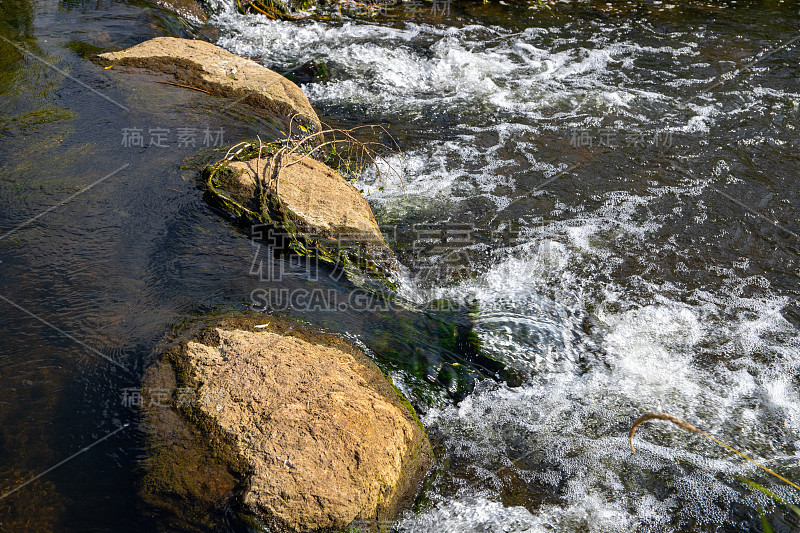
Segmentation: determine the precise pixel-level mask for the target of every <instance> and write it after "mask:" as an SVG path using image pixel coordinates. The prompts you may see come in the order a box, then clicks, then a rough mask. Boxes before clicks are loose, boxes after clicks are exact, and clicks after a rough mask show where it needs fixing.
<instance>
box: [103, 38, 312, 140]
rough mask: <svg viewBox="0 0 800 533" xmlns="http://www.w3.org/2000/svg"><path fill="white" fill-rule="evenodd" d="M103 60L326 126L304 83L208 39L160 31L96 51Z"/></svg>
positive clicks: (280, 115)
mask: <svg viewBox="0 0 800 533" xmlns="http://www.w3.org/2000/svg"><path fill="white" fill-rule="evenodd" d="M98 57H99V58H100V60H101V61H103V62H104V63H109V64H112V65H122V66H130V67H139V68H146V69H150V70H156V71H161V72H167V73H169V74H172V75H173V76H174V77H175V78H176V79H177V80H178V81H179V82H181V83H182V84H185V85H189V86H191V87H195V88H198V89H202V90H204V91H207V92H209V93H211V94H215V95H218V96H224V97H228V98H241V100H242V102H244V103H247V104H249V105H251V106H253V107H257V108H262V109H265V110H268V111H270V112H271V113H272V114H273V115H274V116H275V117H276V118H278V119H279V120H280V121H281V122H282V123H283V125H284V127H288V125H289V122H290V119H291V117H295V119H294V124H297V123H298V122H299V123H300V124H303V125H304V126H306V127H308V128H310V129H311V130H314V131H321V130H322V126H321V124H320V121H319V117H317V114H316V112H314V109H313V108H312V107H311V104H310V103H309V101H308V98H307V97H306V95H305V94H303V91H301V90H300V88H299V87H298V86H297V85H295V84H294V83H292V82H291V81H289V80H287V79H286V78H284V77H283V76H281V75H280V74H278V73H277V72H273V71H272V70H270V69H268V68H266V67H264V66H262V65H259V64H258V63H256V62H255V61H252V60H250V59H245V58H243V57H240V56H237V55H236V54H232V53H230V52H228V51H227V50H223V49H222V48H220V47H218V46H215V45H213V44H211V43H207V42H205V41H195V40H191V39H178V38H175V37H156V38H155V39H150V40H149V41H145V42H143V43H141V44H137V45H136V46H133V47H131V48H128V49H125V50H120V51H119V52H108V53H105V54H100V55H99V56H98Z"/></svg>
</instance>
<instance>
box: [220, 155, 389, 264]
mask: <svg viewBox="0 0 800 533" xmlns="http://www.w3.org/2000/svg"><path fill="white" fill-rule="evenodd" d="M272 158H273V156H270V155H265V157H263V158H261V159H252V160H249V161H236V162H230V163H228V162H226V163H224V164H223V165H222V166H219V165H217V166H213V165H212V166H210V167H208V168H207V169H206V186H207V187H208V189H209V191H210V193H211V194H212V196H213V197H214V199H215V200H217V201H218V202H220V201H221V202H222V203H225V204H227V205H226V207H228V208H230V209H231V210H233V211H236V212H237V214H239V215H242V216H244V218H246V219H251V220H252V219H255V220H261V221H269V220H275V221H277V222H279V223H280V224H281V225H282V226H283V228H284V229H285V230H286V232H287V233H289V234H291V235H292V237H293V238H298V239H300V238H302V239H304V240H305V241H306V242H307V243H310V246H309V247H310V248H313V250H316V251H317V252H321V254H324V257H323V258H324V259H330V260H331V261H333V262H336V261H340V260H342V259H343V258H344V257H347V258H348V259H347V260H349V261H350V262H351V263H353V264H356V265H358V266H359V267H360V268H362V269H368V270H371V269H372V268H373V267H374V268H375V269H377V271H379V272H381V273H386V272H389V271H391V270H393V269H394V268H395V266H396V265H395V261H396V260H395V257H394V254H393V253H392V251H391V250H390V249H389V247H388V246H387V244H386V241H385V240H384V238H383V235H382V233H381V230H380V227H379V226H378V222H377V221H376V220H375V216H374V215H373V213H372V209H371V208H370V206H369V202H367V200H366V198H364V197H363V196H362V195H361V193H360V192H359V191H358V189H356V188H355V187H354V186H353V184H351V183H350V182H349V181H347V180H346V179H345V178H344V177H343V176H342V175H341V174H340V173H339V172H337V171H336V170H334V169H332V168H330V167H329V166H327V165H325V164H324V163H321V162H319V161H316V160H315V159H312V158H311V157H308V156H299V155H291V156H286V157H284V158H283V159H282V160H281V163H280V164H279V165H278V166H279V167H280V169H276V168H275V167H274V166H273V163H274V162H273V159H272ZM259 182H260V183H259ZM264 195H266V196H268V197H269V201H267V200H266V199H264V198H261V197H262V196H264ZM231 201H232V202H231Z"/></svg>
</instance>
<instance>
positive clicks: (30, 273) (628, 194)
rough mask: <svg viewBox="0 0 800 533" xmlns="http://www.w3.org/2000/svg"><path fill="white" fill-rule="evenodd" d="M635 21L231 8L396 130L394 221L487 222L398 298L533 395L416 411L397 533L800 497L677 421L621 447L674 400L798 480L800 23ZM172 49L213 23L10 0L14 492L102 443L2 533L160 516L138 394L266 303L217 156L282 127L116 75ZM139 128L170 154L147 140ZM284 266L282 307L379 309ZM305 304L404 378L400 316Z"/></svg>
mask: <svg viewBox="0 0 800 533" xmlns="http://www.w3.org/2000/svg"><path fill="white" fill-rule="evenodd" d="M612 4H613V5H608V4H606V3H594V2H573V3H557V4H553V9H552V10H547V9H543V8H539V7H536V6H528V5H504V4H498V3H496V2H492V3H489V4H483V3H481V2H464V3H459V4H458V5H456V4H453V5H449V6H448V11H447V12H445V13H441V12H436V13H431V6H430V5H429V4H422V5H416V4H414V5H407V6H405V7H403V8H396V9H391V10H389V11H387V12H385V13H382V14H380V16H379V17H378V18H377V19H376V20H374V21H366V20H364V19H353V20H349V21H348V20H346V21H333V22H313V21H304V22H277V21H268V20H266V19H264V18H262V17H243V16H241V15H238V14H236V13H234V12H233V11H232V10H231V9H230V6H227V5H225V4H221V5H220V6H218V8H219V13H218V14H217V15H216V16H215V17H214V18H213V19H212V23H211V27H213V28H215V29H216V30H218V32H219V36H220V41H219V43H220V44H221V45H222V46H224V47H226V48H228V49H231V50H233V51H235V52H238V53H241V54H243V55H248V56H251V57H254V58H255V59H258V60H261V61H263V62H264V63H265V64H266V65H267V66H270V67H272V68H275V69H276V70H279V71H281V72H286V73H290V72H291V73H292V74H291V75H293V76H294V78H295V79H296V80H297V81H298V82H300V83H303V84H304V85H303V88H304V90H305V91H306V92H307V94H309V96H310V98H311V101H312V103H313V104H314V106H315V107H316V108H317V109H318V110H319V111H320V114H321V116H322V117H323V118H324V119H326V120H329V121H331V122H333V123H336V124H340V125H357V124H364V123H377V122H385V123H388V124H390V129H391V131H392V132H393V133H394V135H395V136H396V138H397V139H398V141H399V142H400V144H401V147H402V148H403V150H404V158H403V159H402V160H401V159H397V160H395V161H393V163H394V165H395V166H396V168H399V169H401V170H402V172H403V180H402V183H400V182H399V181H390V182H387V183H383V182H380V180H379V179H378V178H377V177H376V176H366V177H365V178H364V180H363V181H362V183H361V186H362V187H364V188H365V190H366V191H367V193H369V194H370V196H369V198H370V200H371V202H372V204H373V207H374V209H375V211H376V215H377V216H378V218H379V219H380V221H381V222H382V223H383V224H385V225H387V226H391V225H397V226H398V227H399V228H400V229H399V230H398V231H400V233H403V232H406V233H412V234H416V235H417V236H418V237H419V235H421V234H422V233H420V232H424V231H425V230H430V229H431V228H433V229H438V230H443V228H444V231H451V232H452V231H453V229H454V228H455V229H458V230H460V231H461V233H457V232H456V233H451V237H452V238H451V239H450V240H449V241H448V242H449V245H448V246H447V247H446V249H445V250H444V251H442V249H441V247H439V248H435V247H431V246H422V247H414V246H413V245H410V244H408V242H406V243H405V244H402V245H398V250H400V252H401V256H402V257H403V258H404V259H406V260H407V261H408V262H409V264H410V265H411V268H410V271H409V273H408V276H407V279H405V280H404V281H403V283H402V284H401V293H402V294H403V296H404V297H406V298H408V299H409V300H418V301H419V302H424V301H427V300H430V299H433V298H438V297H448V298H453V299H457V300H459V301H470V302H474V305H476V306H477V307H476V309H475V312H474V320H475V323H476V326H477V331H478V334H479V336H480V338H481V340H482V342H483V344H484V346H485V348H486V350H487V351H488V353H489V354H490V355H492V356H493V357H495V358H496V359H498V360H500V361H503V362H504V363H506V364H507V365H509V367H511V368H513V369H514V371H515V372H516V373H517V375H519V376H522V377H523V383H522V385H520V386H515V387H507V386H505V385H498V384H494V383H493V382H491V381H487V382H485V383H483V384H481V385H479V386H478V387H477V388H476V390H475V391H474V392H472V393H470V394H469V395H467V397H466V398H463V399H462V400H461V401H460V402H459V403H455V402H454V401H453V398H452V397H448V396H447V395H445V394H440V391H439V390H438V389H436V390H434V391H433V392H432V393H431V394H432V397H428V398H427V400H425V401H419V402H418V405H419V407H420V408H421V410H422V411H424V412H425V417H424V421H425V423H426V425H427V427H428V428H429V430H430V433H431V434H432V435H433V436H434V437H435V438H436V441H437V442H438V443H439V448H440V452H441V457H442V459H441V462H440V464H439V467H438V469H437V471H436V472H435V474H434V475H433V476H432V477H431V480H430V483H429V485H428V487H427V488H426V490H425V493H424V497H423V498H422V499H421V501H420V502H419V504H418V506H417V508H416V509H415V510H414V512H412V513H410V514H409V515H408V516H407V517H406V518H405V519H404V520H403V521H401V522H400V523H398V524H397V528H398V529H400V530H403V531H454V532H455V531H598V532H606V531H760V530H761V526H760V522H759V519H758V515H757V513H756V511H755V508H756V505H757V504H756V502H757V496H755V495H754V494H753V493H752V491H750V490H749V489H748V488H747V487H746V486H745V485H744V484H742V483H741V482H740V481H738V480H737V479H736V478H735V475H736V474H741V475H745V476H746V477H748V478H750V479H755V480H757V481H759V482H760V483H764V484H767V485H769V486H771V487H773V489H774V490H776V491H778V492H780V494H782V495H783V496H784V497H786V498H789V499H791V500H793V501H795V502H797V501H798V500H800V498H798V495H797V494H793V493H792V492H790V491H789V490H787V489H784V488H782V487H780V486H778V485H775V484H774V483H773V481H772V480H769V479H768V478H766V477H765V476H764V475H762V474H761V473H759V472H757V471H756V469H755V468H752V467H748V466H745V465H743V464H742V462H741V461H740V460H738V459H735V458H732V457H731V456H730V455H729V454H727V453H726V452H724V451H723V450H720V449H717V448H714V447H713V446H712V445H710V444H708V443H706V442H703V441H700V440H699V439H698V438H696V437H693V436H690V435H686V434H683V433H680V432H679V430H677V429H674V428H671V427H666V426H662V425H659V424H657V423H651V424H653V425H652V426H647V427H646V428H644V429H642V430H641V431H640V434H639V437H638V439H639V442H640V444H639V446H638V447H639V449H640V451H639V452H638V453H637V454H635V455H634V454H631V452H630V449H629V448H628V447H627V446H628V445H627V431H628V429H629V428H630V423H631V421H632V420H633V419H635V418H636V417H637V416H638V415H640V414H642V413H643V412H646V411H654V410H665V411H669V412H671V413H672V414H675V415H677V416H680V417H682V418H684V419H686V420H688V421H690V422H692V423H694V424H696V425H698V426H700V427H702V428H704V429H705V430H707V431H709V432H711V433H713V434H715V435H717V436H719V437H720V438H722V439H723V440H725V441H726V442H730V443H735V444H736V445H737V446H739V447H740V448H742V449H744V450H747V451H749V452H752V454H753V455H754V456H755V457H757V458H760V459H762V460H764V461H767V462H768V464H769V466H770V467H772V468H775V469H776V470H779V471H780V472H782V473H783V474H784V475H786V476H787V477H789V478H790V479H794V480H797V479H800V463H798V448H797V442H798V439H800V394H799V393H798V389H799V388H800V355H799V353H798V350H799V349H800V337H798V328H800V307H798V279H799V275H800V262H799V261H800V256H799V255H798V254H799V253H800V242H799V241H798V234H800V224H798V215H800V185H798V182H797V177H798V175H800V156H798V154H800V136H798V127H800V33H799V32H798V29H800V26H798V25H799V24H800V14H798V10H800V6H798V5H797V4H796V3H788V2H766V1H765V2H738V3H736V2H728V3H716V2H714V3H705V2H682V3H680V4H669V3H667V2H663V3H662V2H641V3H640V2H636V3H633V2H631V3H622V2H614V3H612ZM437 5H438V4H437ZM443 5H444V4H443ZM441 7H442V6H439V8H441ZM203 32H204V33H205V34H206V35H209V34H210V33H209V31H208V30H207V29H206V30H203ZM158 35H178V36H196V35H198V31H197V30H195V29H194V28H192V27H191V25H189V24H186V23H183V22H181V21H180V20H178V19H176V18H174V17H172V16H170V15H168V14H166V13H164V12H162V11H159V10H157V9H154V8H152V7H148V6H147V5H145V4H136V3H125V2H114V1H108V2H105V1H99V2H76V1H62V2H55V1H41V2H27V1H13V2H12V1H9V0H2V1H0V139H2V141H1V142H0V170H2V172H0V276H1V277H0V279H1V280H2V283H1V284H0V328H1V329H2V339H3V340H2V349H0V496H2V495H3V494H5V493H7V491H10V490H12V489H14V488H15V487H17V486H19V484H21V483H24V482H26V481H28V480H30V479H31V478H33V477H34V476H36V475H37V474H39V473H41V472H44V471H45V470H46V469H48V468H50V467H52V466H53V465H56V464H58V463H59V462H60V461H63V460H64V459H67V458H68V457H70V456H71V455H72V454H74V453H76V452H78V451H80V450H81V449H82V448H84V447H86V446H89V445H92V444H94V443H97V444H96V446H94V447H93V448H91V449H90V450H88V451H86V452H85V453H82V454H81V455H79V456H77V457H75V458H74V459H71V460H69V461H68V462H66V463H64V464H63V465H62V466H59V467H58V468H57V469H55V470H53V471H52V472H48V473H47V474H46V475H44V476H42V477H40V478H37V479H36V480H35V481H33V482H31V483H29V484H27V485H25V486H24V487H23V488H21V489H19V490H17V491H16V492H14V493H13V494H10V495H8V496H7V497H2V499H0V530H2V531H6V530H8V531H49V530H55V531H152V530H158V529H159V528H161V527H163V524H164V521H163V517H161V516H159V515H158V513H155V512H154V511H153V510H151V509H147V508H144V507H143V506H142V505H141V504H140V503H138V501H137V499H136V490H135V483H136V480H137V476H138V464H139V461H140V460H141V459H142V458H143V448H142V439H141V435H140V434H139V430H138V429H137V427H136V424H137V421H138V420H137V411H136V408H135V407H131V406H127V405H124V402H123V398H124V394H125V389H135V388H136V387H139V386H140V381H139V380H140V376H141V373H142V371H143V368H144V366H145V365H146V364H147V362H148V361H149V356H150V352H151V350H152V349H153V348H154V346H155V345H156V344H157V342H158V341H159V340H160V339H161V338H162V337H163V335H164V333H165V332H167V331H169V330H170V329H171V327H172V325H173V324H175V323H176V322H177V321H180V320H182V319H186V318H188V317H192V316H195V315H197V314H202V313H205V312H209V311H216V310H220V309H229V308H233V309H237V308H241V309H243V308H246V307H248V306H249V305H250V304H251V294H252V292H253V290H256V289H263V288H264V287H265V282H264V281H263V280H261V279H260V278H259V277H258V276H255V275H252V273H251V269H252V263H253V260H254V258H255V257H258V256H257V252H258V249H257V248H256V247H255V246H253V244H252V243H251V241H250V240H249V239H248V237H247V235H246V234H245V232H243V231H242V230H241V229H239V228H237V227H235V226H234V225H233V224H231V223H230V222H228V221H226V220H225V219H224V218H223V217H222V216H220V215H219V214H217V213H214V212H213V211H211V210H210V209H209V207H208V206H207V205H206V204H205V202H204V201H203V199H202V191H201V190H200V189H199V188H198V184H197V180H196V168H197V166H198V164H199V163H201V162H203V161H210V160H213V159H214V158H215V157H216V158H218V157H220V156H221V154H220V153H219V151H218V148H219V147H218V146H215V145H217V144H222V143H224V144H225V145H229V144H231V143H233V142H236V141H238V140H240V139H244V138H247V137H250V136H253V135H254V134H256V133H259V134H265V133H266V134H269V133H270V132H273V133H274V130H273V129H272V128H271V127H270V126H269V124H268V123H267V122H265V121H264V120H263V119H260V118H258V117H257V116H256V115H254V114H253V113H252V112H250V111H248V110H247V109H246V108H243V107H241V106H238V105H235V104H234V103H233V102H228V101H225V100H220V99H217V98H213V97H210V96H208V95H205V94H203V93H201V92H196V91H186V90H182V89H177V88H175V87H170V86H167V85H163V84H159V83H156V81H163V79H164V78H157V77H147V76H144V77H142V76H126V75H124V74H122V73H120V72H118V71H116V70H115V69H110V70H104V69H103V68H102V67H100V66H98V65H96V64H95V63H93V62H91V60H90V56H91V55H92V54H94V53H97V52H99V51H104V50H110V49H118V48H122V47H127V46H131V45H133V44H135V43H138V42H141V41H143V40H146V39H148V38H151V37H153V36H158ZM22 50H24V51H25V52H24V53H23V51H22ZM312 63H313V66H310V65H312ZM321 65H322V66H324V68H320V66H321ZM228 104H232V105H228ZM133 128H141V130H142V132H141V134H142V135H143V141H144V146H142V147H140V146H125V143H123V141H126V142H127V144H130V143H129V142H128V141H129V140H130V138H129V136H130V134H131V131H132V129H133ZM186 128H188V129H194V132H189V131H183V134H184V136H186V135H188V136H190V137H192V136H193V138H194V141H195V142H194V146H186V144H187V143H186V141H187V139H186V138H184V139H183V141H182V140H181V139H180V132H179V129H186ZM151 129H152V130H156V131H151ZM206 129H208V130H209V132H210V135H211V136H212V138H209V139H206V138H205V130H206ZM158 130H160V131H161V133H162V134H163V135H164V138H163V140H159V138H158V135H159V131H158ZM220 130H222V132H223V139H222V143H219V142H218V141H217V139H216V138H213V137H215V136H216V135H218V132H219V131H220ZM126 136H127V137H126ZM154 141H155V144H153V145H151V142H154ZM157 144H164V145H165V146H164V147H159V146H157ZM87 188H88V189H87ZM66 199H68V201H67V202H66V203H63V202H64V201H65V200H66ZM40 215H41V216H40ZM34 217H37V218H34ZM415 232H416V233H415ZM456 237H458V238H456ZM459 239H460V240H459ZM454 243H455V244H454ZM276 261H283V263H282V265H283V266H284V268H286V270H287V275H286V276H285V277H284V278H283V280H282V281H281V287H285V288H289V289H294V288H311V287H316V286H318V284H319V283H322V284H323V285H324V286H325V287H326V288H330V289H331V290H334V291H337V292H339V293H341V294H344V295H346V294H348V292H349V291H350V290H352V286H351V285H350V284H349V283H348V282H347V281H346V280H343V279H334V278H333V277H332V276H330V275H328V273H327V271H326V272H325V274H324V275H323V276H322V277H323V278H324V280H323V281H322V282H319V281H316V280H314V279H313V278H314V276H310V275H309V273H308V270H307V269H306V268H305V266H306V265H304V264H302V262H301V263H300V264H298V263H297V262H291V263H289V262H288V261H286V260H285V259H277V260H276ZM431 263H433V264H439V265H440V266H441V265H445V266H446V268H440V269H435V270H434V271H433V273H432V274H431V272H429V270H430V269H426V268H425V267H426V265H430V264H431ZM298 314H300V315H301V316H303V317H304V318H307V319H309V320H312V321H314V322H316V323H319V324H324V325H325V326H327V327H330V328H332V329H334V330H336V331H340V332H343V333H349V334H351V335H354V336H356V337H358V338H360V339H362V340H364V342H365V343H366V344H367V345H368V346H370V347H371V348H373V349H374V350H376V351H377V352H378V353H376V357H378V358H379V359H381V360H382V362H384V363H386V361H387V360H389V359H391V357H393V354H395V353H400V354H401V355H402V353H406V352H408V351H410V350H413V349H414V347H413V346H411V345H412V344H413V343H409V344H408V345H406V344H404V343H403V342H401V341H402V337H403V336H404V335H408V334H409V333H408V332H405V333H404V332H403V331H402V330H401V331H399V332H397V333H396V335H395V336H394V337H392V336H391V335H390V337H389V341H387V340H386V338H382V337H381V335H380V333H381V332H385V331H386V330H387V329H390V328H389V327H388V326H387V321H391V319H392V317H391V316H389V317H388V318H387V316H385V315H382V314H380V313H374V312H364V311H359V310H354V309H350V310H348V311H345V312H336V313H332V312H325V311H319V310H317V311H308V312H303V313H298ZM409 320H410V321H411V322H412V323H413V320H412V319H409ZM416 327H418V328H419V329H420V330H421V332H420V338H424V337H425V335H426V334H428V333H430V332H429V331H428V329H429V328H430V329H431V330H433V329H435V326H432V325H430V323H428V322H425V321H424V320H423V321H421V322H417V323H416ZM420 344H422V343H420ZM417 349H419V350H420V351H422V352H430V351H431V350H434V348H430V349H429V348H428V347H427V346H426V345H423V346H422V348H417ZM427 355H430V354H427V353H426V356H427ZM431 357H432V358H433V356H431ZM386 368H388V369H390V370H392V371H393V374H392V375H393V376H394V377H395V379H396V381H397V382H398V383H399V384H400V385H401V386H406V387H407V388H409V389H414V388H415V387H417V386H418V383H417V382H415V381H414V379H413V378H412V376H410V375H407V374H404V373H403V371H402V365H400V366H398V367H393V366H392V365H391V364H388V366H386ZM432 377H433V378H435V377H436V376H432ZM434 396H435V398H434ZM125 424H130V426H128V427H125V428H124V429H122V430H120V431H118V432H117V433H114V434H112V435H111V436H109V437H108V438H107V439H106V440H103V441H100V442H98V440H99V439H102V438H103V437H105V436H107V435H109V434H111V433H112V432H114V431H116V430H117V429H118V428H121V427H123V425H125ZM760 503H761V504H762V505H764V506H765V508H766V509H767V512H768V513H769V514H770V519H771V520H772V521H773V524H776V531H778V530H781V531H800V529H798V526H796V525H792V523H791V520H790V519H784V518H782V516H783V511H784V510H783V509H780V508H775V507H774V506H772V504H771V502H770V501H768V500H765V499H762V501H761V502H760ZM784 520H789V521H788V522H787V523H786V524H784V525H783V526H781V525H780V523H781V522H782V521H784ZM223 527H224V525H223V524H220V528H223ZM781 527H783V529H780V528H781Z"/></svg>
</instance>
